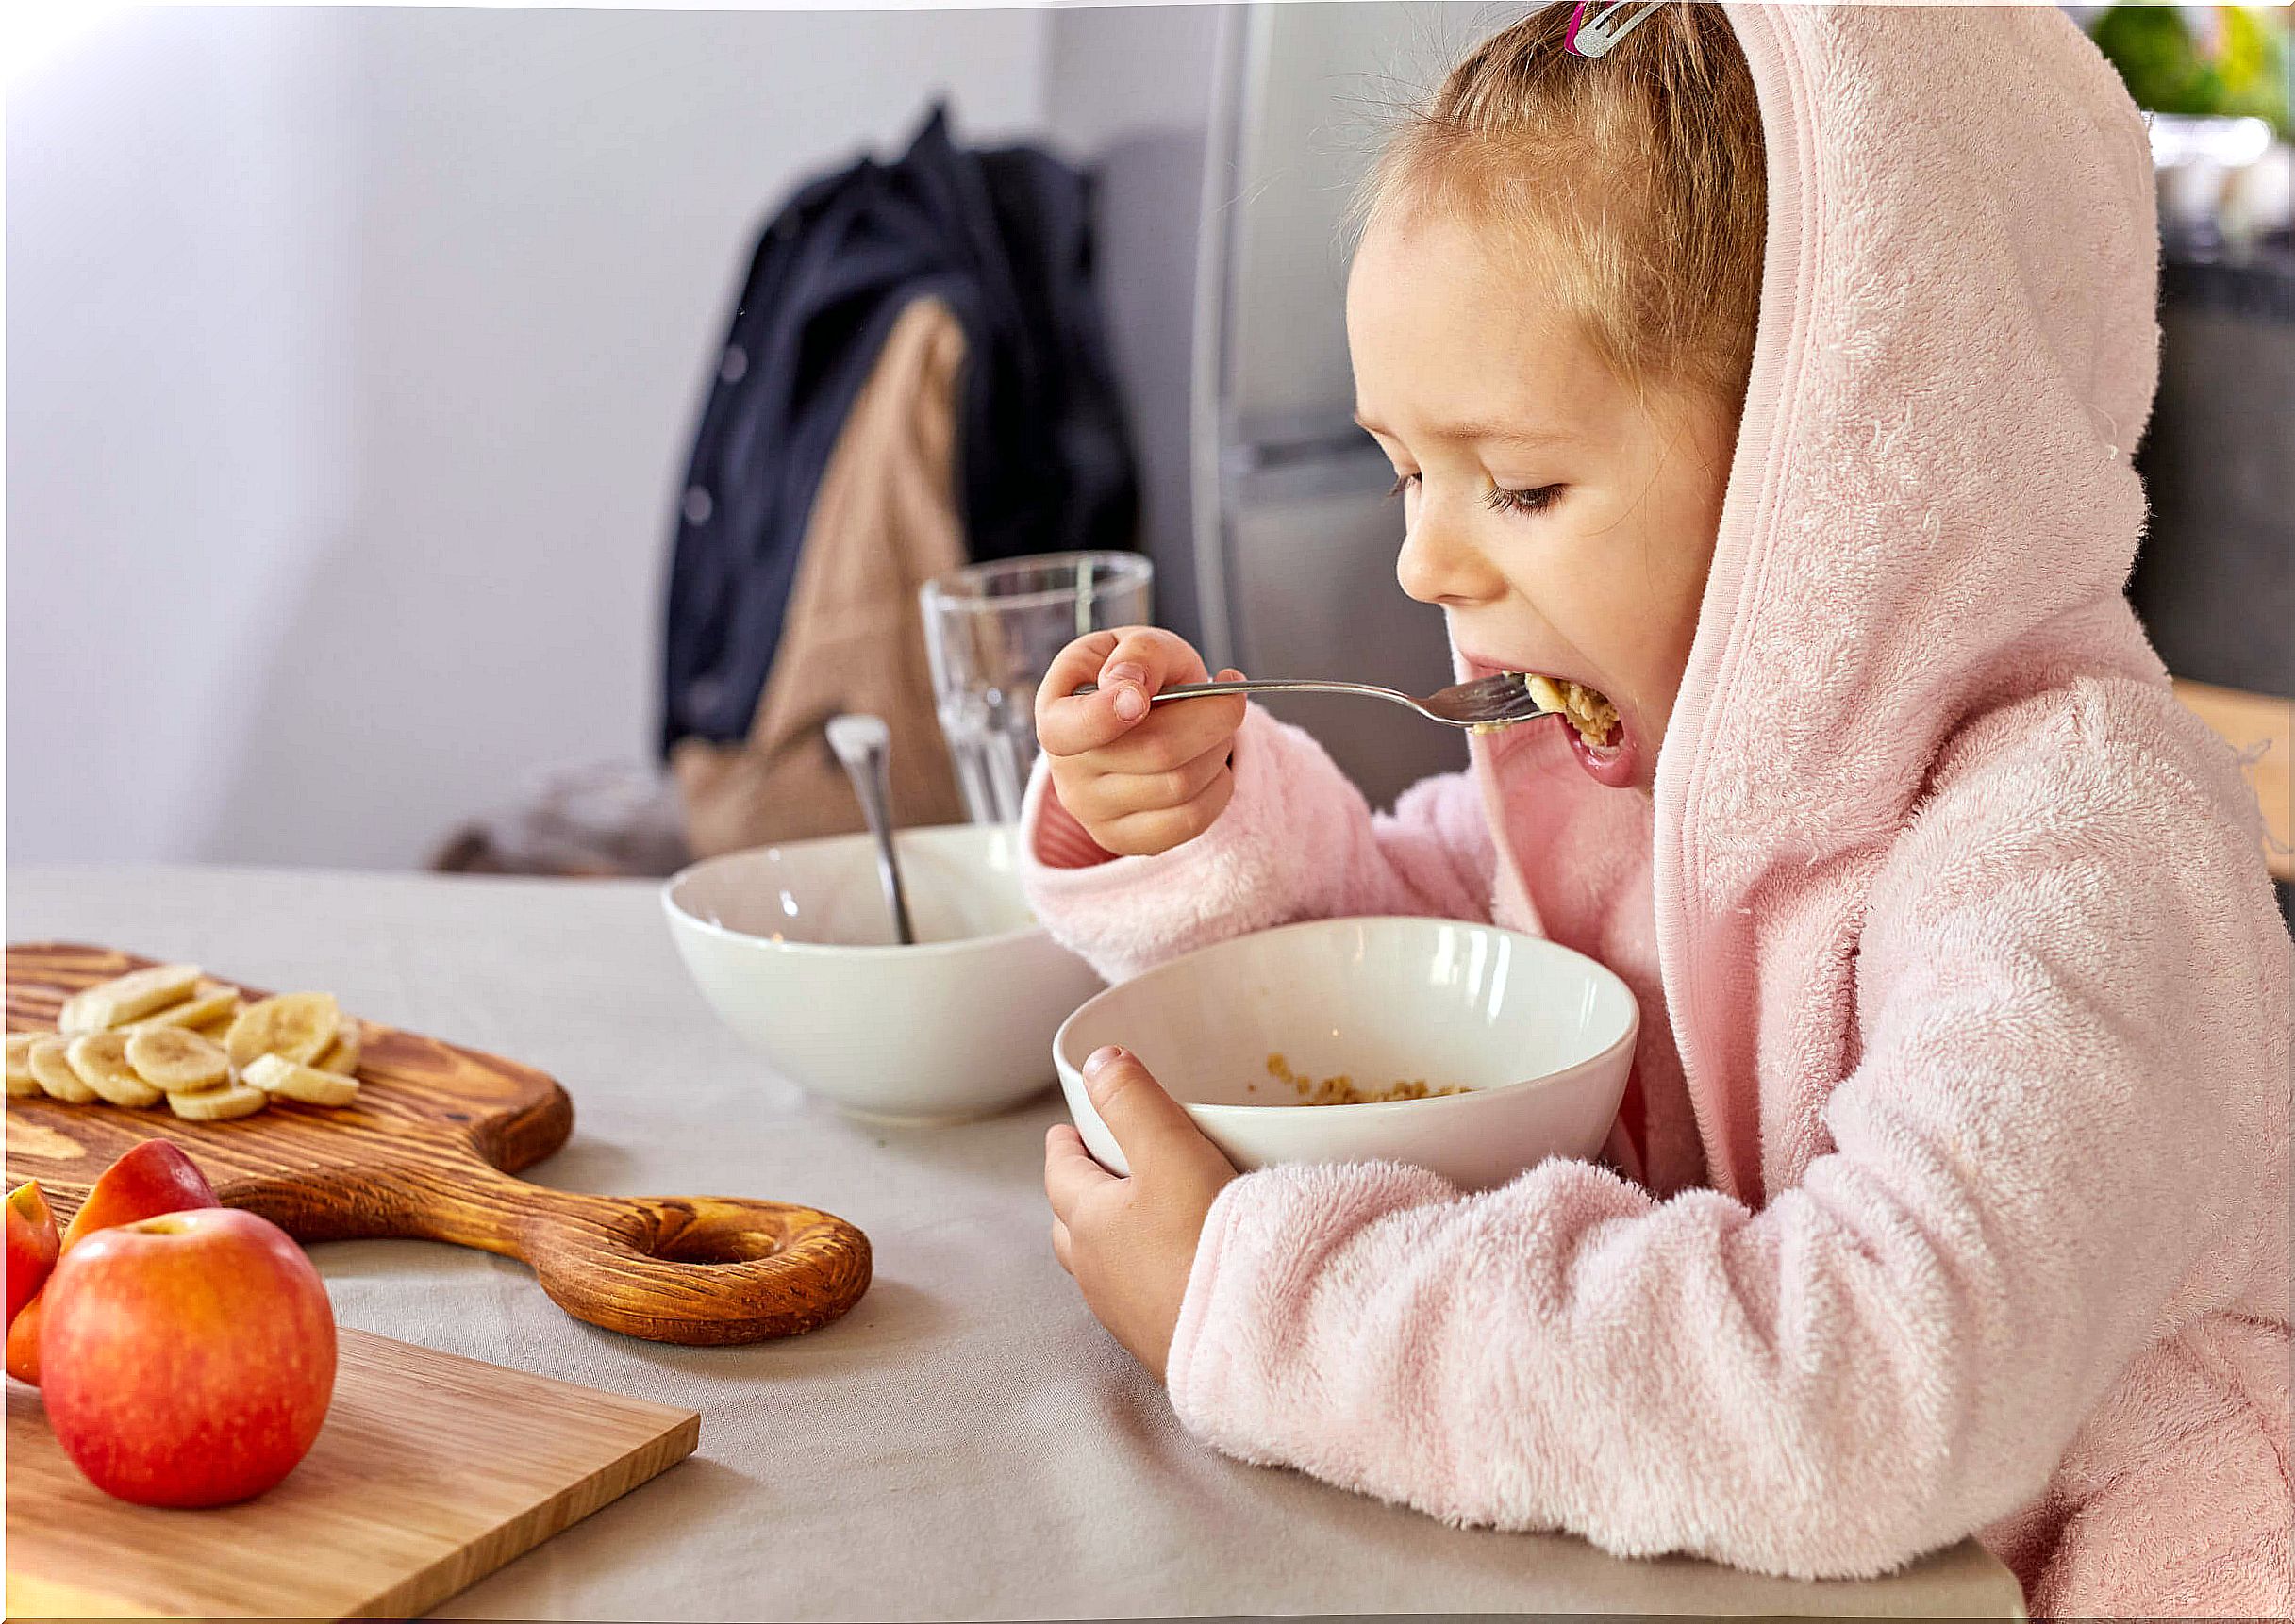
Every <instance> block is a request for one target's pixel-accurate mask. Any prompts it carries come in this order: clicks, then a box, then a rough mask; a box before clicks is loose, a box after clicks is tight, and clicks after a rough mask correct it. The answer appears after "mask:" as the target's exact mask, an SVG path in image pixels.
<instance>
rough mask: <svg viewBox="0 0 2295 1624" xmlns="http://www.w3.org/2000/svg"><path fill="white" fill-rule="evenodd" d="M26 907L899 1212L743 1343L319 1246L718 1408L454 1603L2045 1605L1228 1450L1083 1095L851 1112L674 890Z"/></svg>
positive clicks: (2006, 1593) (433, 1263)
mask: <svg viewBox="0 0 2295 1624" xmlns="http://www.w3.org/2000/svg"><path fill="white" fill-rule="evenodd" d="M8 939H9V940H11V941H30V940H42V939H63V940H80V941H91V942H101V943H105V944H107V945H109V946H113V947H120V948H125V949H128V950H130V951H133V952H136V953H148V954H152V955H155V956H159V957H165V958H171V959H191V960H196V961H197V962H199V963H201V964H203V965H205V966H206V967H207V968H208V969H210V970H212V971H214V972H216V973H219V974H223V975H227V976H231V977H233V978H236V979H241V980H244V981H247V982H250V983H253V984H255V985H258V986H270V987H274V988H277V989H281V990H287V989H291V988H305V987H310V988H320V989H325V990H331V991H333V992H335V993H337V994H339V995H340V996H341V1000H342V1002H343V1004H344V1006H345V1007H346V1008H348V1009H351V1010H353V1011H355V1012H356V1013H358V1014H359V1015H362V1016H366V1017H368V1018H370V1019H376V1020H382V1021H388V1022H390V1023H391V1024H393V1025H398V1026H403V1027H407V1028H410V1029H412V1030H414V1031H417V1032H422V1033H427V1034H430V1035H433V1036H440V1037H444V1038H448V1039H451V1040H453V1041H455V1042H457V1043H463V1044H467V1045H470V1046H472V1047H474V1048H478V1049H483V1050H491V1051H494V1052H499V1053H502V1054H505V1055H508V1056H511V1057H513V1058H516V1059H519V1060H523V1061H526V1062H529V1063H531V1064H533V1065H536V1066H539V1067H540V1068H542V1069H544V1070H546V1071H548V1072H550V1073H551V1074H552V1075H554V1076H555V1077H557V1080H558V1081H559V1082H560V1083H562V1084H563V1085H565V1087H566V1089H567V1091H568V1092H569V1093H570V1094H572V1096H573V1097H574V1137H573V1138H572V1140H571V1141H570V1142H569V1143H568V1144H567V1146H566V1148H565V1149H564V1150H562V1151H560V1152H558V1153H557V1155H556V1156H553V1157H551V1158H550V1159H549V1160H547V1161H544V1162H543V1163H541V1164H540V1166H538V1167H536V1168H533V1169H531V1170H529V1171H528V1172H527V1173H526V1174H525V1176H526V1177H527V1178H529V1179H532V1180H534V1181H535V1182H537V1183H541V1184H549V1185H562V1186H564V1187H566V1188H569V1189H578V1190H590V1191H601V1192H607V1193H618V1194H631V1195H741V1196H757V1197H765V1198H770V1199H773V1200H779V1201H801V1202H805V1203H807V1204H811V1205H816V1206H820V1207H823V1208H825V1209H827V1210H828V1211H830V1212H834V1213H837V1214H839V1215H840V1216H841V1217H843V1218H849V1219H851V1220H852V1221H854V1222H855V1223H856V1224H858V1225H859V1226H860V1227H861V1228H862V1229H864V1230H866V1231H867V1232H868V1235H869V1237H870V1240H871V1241H872V1242H873V1245H874V1248H875V1256H876V1276H875V1284H873V1286H872V1287H871V1288H870V1291H869V1294H868V1295H867V1296H866V1297H865V1298H863V1299H862V1301H861V1302H860V1304H859V1305H858V1306H857V1307H856V1309H855V1310H854V1311H853V1312H852V1313H851V1314H850V1315H849V1316H847V1317H845V1318H844V1319H842V1320H841V1321H840V1322H838V1323H836V1324H834V1325H831V1326H828V1327H826V1328H824V1329H823V1330H821V1331H818V1332H815V1333H813V1334H810V1335H807V1336H802V1337H797V1338H794V1339H792V1340H790V1341H785V1342H771V1343H764V1344H760V1345H757V1346H755V1347H748V1348H718V1349H704V1348H674V1347H667V1346H663V1345H659V1344H656V1343H649V1342H640V1341H634V1340H631V1339H629V1338H627V1337H624V1336H619V1335H615V1334H611V1333H608V1332H604V1331H599V1330H596V1329H593V1328H592V1327H590V1326H587V1325H583V1324H580V1323H577V1322H576V1321H574V1320H572V1319H569V1318H567V1317H565V1316H564V1315H563V1314H561V1313H559V1312H558V1310H557V1308H556V1307H554V1306H553V1305H552V1304H551V1303H550V1302H549V1301H548V1300H547V1299H546V1298H544V1297H543V1296H542V1294H541V1292H540V1290H539V1289H538V1288H537V1287H536V1286H535V1284H534V1283H533V1281H532V1280H531V1278H529V1277H528V1275H527V1274H526V1272H525V1270H524V1268H521V1267H520V1266H518V1265H516V1264H513V1263H510V1262H507V1261H506V1260H503V1259H500V1258H495V1257H491V1256H489V1255H486V1254H484V1253H480V1252H474V1251H461V1250H457V1249H455V1248H451V1247H445V1246H436V1245H430V1244H426V1243H423V1242H416V1241H360V1242H350V1243H337V1244H331V1245H324V1246H319V1247H315V1248H314V1249H313V1250H312V1253H311V1255H312V1257H313V1259H314V1260H315V1261H316V1262H317V1264H318V1266H319V1268H320V1270H321V1272H322V1273H323V1274H324V1276H325V1279H326V1283H327V1289H328V1291H329V1293H330V1294H331V1295H332V1297H333V1299H334V1303H335V1311H336V1314H337V1316H338V1317H339V1318H340V1319H341V1322H342V1323H343V1324H345V1325H354V1326H359V1327H362V1328H364V1329H367V1330H371V1331H376V1332H380V1333H383V1334H387V1335H391V1336H397V1337H403V1338H405V1339H407V1340H409V1341H413V1342H419V1343H423V1344H425V1345H427V1346H429V1347H433V1348H439V1349H443V1350H446V1351H451V1352H455V1353H461V1354H467V1355H470V1356H472V1357H474V1358H479V1359H487V1360H491V1361H493V1362H495V1363H497V1364H503V1365H511V1366H516V1367H521V1368H524V1369H527V1370H532V1371H538V1372H540V1373H542V1374H545V1375H549V1376H555V1377H559V1378H561V1379H564V1380H567V1381H571V1382H577V1383H581V1384H586V1385H590V1386H593V1387H603V1388H608V1389H612V1390H614V1391H617V1392H623V1393H628V1394H634V1395H637V1396H640V1397H642V1398H647V1399H653V1400H659V1401H661V1402H663V1403H668V1404H676V1405H683V1406H688V1407H690V1408H692V1409H695V1410H698V1411H699V1412H700V1413H701V1417H702V1426H701V1447H700V1450H699V1451H698V1453H697V1454H695V1455H694V1456H693V1457H692V1458H691V1459H690V1460H689V1461H687V1462H686V1463H685V1464H684V1465H682V1466H679V1467H674V1469H672V1470H671V1471H670V1472H669V1473H667V1474H666V1475H665V1476H663V1477H661V1478H659V1479H657V1480H656V1481H655V1482H653V1483H648V1484H645V1485H643V1486H642V1487H640V1488H639V1489H638V1490H636V1491H635V1492H634V1493H632V1494H630V1495H629V1496H627V1497H626V1498H624V1499H623V1500H618V1501H616V1502H614V1503H612V1504H610V1505H608V1506H607V1507H606V1508H605V1509H604V1510H602V1511H600V1512H598V1513H597V1514H596V1515H594V1516H591V1517H590V1518H589V1519H588V1520H586V1521H584V1522H581V1523H578V1524H576V1525H574V1527H572V1528H570V1529H568V1530H567V1531H565V1532H564V1533H560V1534H558V1535H557V1537H556V1538H554V1539H551V1540H549V1541H547V1542H546V1543H545V1544H543V1545H542V1546H541V1547H540V1549H536V1550H534V1551H533V1552H531V1553H529V1554H528V1555H526V1556H524V1557H522V1558H520V1559H519V1560H517V1561H516V1562H513V1563H511V1564H510V1565H509V1566H507V1567H505V1568H503V1569H501V1570H500V1571H499V1572H497V1573H495V1574H494V1575H492V1576H491V1578H488V1579H485V1580H483V1581H481V1582H480V1583H477V1584H476V1585H474V1586H473V1587H472V1588H471V1589H469V1590H467V1591H465V1592H463V1593H462V1594H461V1595H460V1596H458V1597H457V1598H456V1599H453V1600H452V1601H449V1602H448V1603H446V1604H445V1606H443V1607H442V1608H441V1609H440V1610H439V1614H438V1615H437V1616H452V1617H474V1618H479V1617H483V1618H588V1619H621V1618H643V1619H673V1618H674V1619H684V1618H727V1619H750V1618H776V1619H780V1618H786V1619H879V1618H881V1619H898V1618H1065V1617H1124V1616H1237V1615H1262V1614H1301V1613H1322V1614H1449V1613H1458V1614H1464V1613H1519V1612H1550V1611H1551V1612H1607V1611H1621V1610H1625V1611H1635V1612H1651V1613H1755V1614H1766V1615H1771V1616H1784V1615H1800V1614H1816V1615H1856V1614H1872V1615H1888V1616H1956V1617H1979V1616H1990V1617H2018V1616H2021V1599H2020V1597H2019V1594H2018V1591H2017V1587H2016V1584H2015V1582H2014V1581H2013V1579H2012V1578H2011V1577H2010V1576H2009V1574H2008V1573H2007V1570H2006V1569H2005V1568H2004V1567H2003V1566H2001V1565H2000V1564H1999V1563H1997V1562H1995V1561H1994V1560H1993V1559H1992V1558H1991V1557H1990V1556H1989V1555H1987V1553H1986V1552H1985V1551H1983V1550H1982V1549H1980V1548H1978V1547H1977V1546H1976V1545H1975V1544H1973V1543H1972V1542H1964V1543H1963V1544H1961V1545H1959V1546H1956V1547H1954V1548H1953V1549H1950V1550H1946V1551H1943V1552H1939V1553H1937V1554H1936V1555H1934V1556H1931V1557H1929V1558H1927V1559H1926V1560H1924V1561H1922V1562H1921V1563H1919V1564H1917V1565H1915V1566H1913V1567H1911V1568H1910V1569H1908V1570H1907V1571H1905V1572H1904V1573H1901V1574H1898V1575H1895V1576H1892V1577H1890V1578H1888V1579H1885V1580H1879V1581H1874V1582H1871V1583H1822V1584H1806V1583H1790V1582H1787V1581H1781V1580H1773V1579H1764V1578H1758V1577H1755V1576H1753V1575H1748V1574H1743V1573H1738V1572H1734V1571H1732V1570H1729V1569H1726V1568H1721V1567H1717V1566H1708V1565H1706V1564H1703V1563H1698V1562H1691V1561H1680V1560H1669V1561H1662V1562H1626V1561H1621V1560H1618V1559H1616V1558H1612V1557H1609V1556H1605V1555H1604V1554H1603V1553H1601V1552H1599V1551H1597V1550H1595V1549H1592V1548H1591V1547H1589V1546H1588V1545H1586V1544H1584V1543H1583V1542H1581V1541H1578V1540H1575V1539H1572V1538H1569V1537H1566V1536H1562V1535H1524V1534H1505V1533H1490V1532H1488V1531H1466V1530H1459V1529H1453V1528H1447V1527H1444V1526H1442V1525H1441V1524H1439V1523H1437V1522H1434V1521H1432V1520H1431V1519H1429V1518H1426V1517H1423V1516H1418V1515H1416V1514H1415V1513H1412V1512H1408V1511H1405V1510H1402V1509H1399V1508H1396V1507H1393V1506H1388V1505H1383V1504H1380V1503H1378V1502H1376V1501H1373V1500H1366V1499H1362V1498H1359V1497H1357V1496H1355V1495H1351V1494H1347V1493H1344V1492H1342V1491H1340V1490H1339V1489H1336V1488H1332V1487H1329V1486H1327V1485H1325V1484H1322V1483H1316V1482H1314V1481H1312V1480H1310V1479H1307V1478H1305V1477H1302V1476H1300V1475H1298V1474H1296V1473H1291V1472H1286V1471H1272V1470H1267V1469H1263V1468H1259V1467H1249V1466H1244V1465H1242V1464H1240V1463H1239V1462H1235V1461H1231V1460H1228V1459H1226V1458H1224V1457H1222V1456H1220V1455H1217V1454H1214V1453H1213V1452H1211V1451H1210V1450H1207V1449H1205V1448H1203V1447H1202V1446H1200V1445H1198V1444H1196V1443H1195V1442H1194V1441H1193V1440H1192V1439H1190V1438H1189V1436H1188V1435H1187V1434H1186V1433H1183V1432H1182V1431H1181V1429H1180V1427H1179V1426H1178V1424H1177V1422H1176V1421H1175V1420H1174V1419H1173V1418H1172V1412H1171V1408H1170V1406H1169V1404H1168V1403H1167V1402H1166V1401H1165V1399H1164V1395H1163V1393H1162V1390H1161V1388H1160V1387H1158V1386H1157V1384H1156V1383H1155V1382H1154V1381H1153V1380H1151V1379H1150V1378H1149V1377H1148V1376H1147V1375H1146V1374H1145V1373H1144V1372H1143V1371H1142V1370H1141V1369H1140V1368H1139V1367H1138V1366H1137V1365H1136V1364H1135V1363H1134V1362H1133V1361H1132V1360H1131V1359H1130V1357H1129V1356H1127V1355H1126V1354H1124V1353H1123V1351H1121V1350H1119V1349H1118V1348H1117V1347H1116V1345H1115V1344H1114V1342H1113V1341H1111V1340H1110V1339H1109V1338H1108V1337H1107V1335H1106V1334H1105V1333H1104V1332H1102V1331H1101V1329H1100V1327H1099V1326H1098V1325H1097V1324H1096V1323H1095V1322H1094V1321H1093V1320H1092V1319H1091V1317H1090V1316H1089V1314H1088V1313H1086V1311H1085V1309H1084V1305H1083V1302H1082V1301H1081V1300H1080V1299H1079V1298H1078V1297H1077V1295H1076V1292H1075V1288H1074V1286H1073V1284H1071V1283H1070V1281H1069V1279H1068V1277H1067V1276H1066V1275H1065V1274H1063V1273H1061V1271H1060V1269H1059V1268H1058V1266H1057V1265H1056V1263H1054V1261H1053V1258H1052V1252H1051V1248H1050V1245H1049V1243H1048V1241H1047V1238H1046V1230H1047V1225H1048V1222H1049V1219H1048V1216H1047V1213H1046V1210H1045V1207H1044V1201H1043V1194H1042V1189H1041V1184H1040V1167H1041V1162H1040V1155H1041V1145H1042V1141H1043V1135H1044V1129H1045V1127H1046V1125H1047V1124H1049V1123H1051V1122H1052V1121H1054V1120H1056V1119H1057V1116H1058V1114H1059V1106H1058V1097H1057V1095H1056V1093H1054V1094H1047V1095H1046V1096H1044V1097H1043V1098H1041V1099H1039V1101H1037V1102H1033V1103H1031V1104H1029V1105H1025V1106H1023V1107H1022V1108H1020V1109H1019V1110H1017V1111H1014V1112H1011V1113H1008V1114H1006V1115H1005V1116H1003V1117H999V1118H996V1119H992V1120H990V1121H986V1122H979V1123H974V1124H972V1125H970V1126H966V1127H958V1128H938V1129H892V1128H886V1127H882V1126H876V1125H870V1124H863V1123H859V1122H856V1121H852V1120H848V1119H845V1118H842V1117H840V1116H838V1115H837V1114H836V1113H834V1112H832V1111H830V1110H828V1109H826V1108H825V1107H823V1106H822V1105H820V1104H819V1103H817V1102H813V1101H811V1100H809V1099H808V1098H807V1096H805V1095H804V1094H802V1093H800V1092H799V1091H798V1090H797V1089H795V1088H794V1087H792V1086H790V1085H788V1084H786V1083H784V1082H781V1081H780V1080H778V1079H777V1078H775V1077H773V1075H771V1074H770V1073H769V1072H768V1071H767V1069H765V1067H764V1065H763V1064H762V1062H760V1061H759V1060H758V1059H757V1057H756V1056H755V1055H754V1054H753V1053H751V1052H749V1051H748V1050H746V1049H745V1048H743V1047H742V1046H741V1045H740V1042H739V1041H738V1040H737V1039H736V1038H734V1037H733V1036H732V1035H731V1034H729V1033H728V1032H726V1031H724V1030H723V1028H722V1027H720V1026H719V1025H718V1023H717V1020H716V1019H715V1018H714V1017H713V1016H712V1015H711V1014H710V1012H709V1011H708V1009H707V1007H706V1006H705V1005H704V1004H703V1003H702V1000H701V996H700V994H699V993H697V992H696V991H695V990H694V989H693V987H692V986H691V985H690V983H689V982H688V981H687V980H686V977H685V973H684V971H683V970H682V969H680V967H679V965H678V963H677V959H676V956H675V954H674V951H673V950H672V948H671V945H670V941H669V936H668V933H667V930H666V928H665V926H664V925H663V922H662V919H661V913H660V907H659V904H658V903H657V900H656V897H655V892H654V888H653V887H651V886H645V885H634V884H623V883H590V882H578V883H577V882H558V881H524V880H491V879H489V880H480V879H465V878H455V879H446V878H436V877H429V876H399V875H390V876H386V875H373V874H339V873H305V872H290V871H284V870H274V871H226V870H209V869H186V868H172V869H146V870H126V869H47V870H14V871H11V872H10V874H9V876H8ZM887 1016H888V1019H897V1012H895V1011H888V1012H887ZM441 1492H450V1491H449V1490H445V1489H442V1490H441Z"/></svg>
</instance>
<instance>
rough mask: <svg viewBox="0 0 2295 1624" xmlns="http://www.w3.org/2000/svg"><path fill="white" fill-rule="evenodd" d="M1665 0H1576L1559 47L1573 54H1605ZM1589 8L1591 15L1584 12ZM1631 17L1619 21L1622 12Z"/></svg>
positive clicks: (1581, 55)
mask: <svg viewBox="0 0 2295 1624" xmlns="http://www.w3.org/2000/svg"><path fill="white" fill-rule="evenodd" d="M1665 3H1666V0H1641V4H1639V5H1636V4H1635V0H1610V3H1609V4H1608V5H1606V6H1595V5H1591V4H1589V3H1588V0H1578V4H1577V8H1576V9H1574V10H1573V11H1572V12H1571V13H1570V32H1569V33H1567V34H1565V35H1563V36H1562V49H1563V50H1565V51H1568V52H1569V53H1570V54H1571V55H1572V56H1573V57H1605V56H1607V55H1609V52H1610V48H1611V47H1612V46H1614V45H1615V44H1617V43H1618V41H1621V40H1622V39H1624V38H1625V37H1626V36H1627V35H1628V34H1630V33H1632V32H1633V31H1634V28H1635V25H1637V24H1638V23H1640V22H1641V21H1642V19H1643V18H1645V17H1647V16H1649V14H1650V13H1651V12H1653V11H1655V10H1656V9H1657V8H1659V7H1660V6H1663V5H1664V4H1665ZM1588 11H1591V12H1592V13H1593V15H1592V16H1590V17H1589V16H1588V15H1587V13H1588ZM1627 11H1630V12H1632V13H1633V15H1632V16H1630V17H1626V18H1624V19H1623V20H1622V21H1621V20H1620V15H1619V14H1620V13H1621V12H1627Z"/></svg>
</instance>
